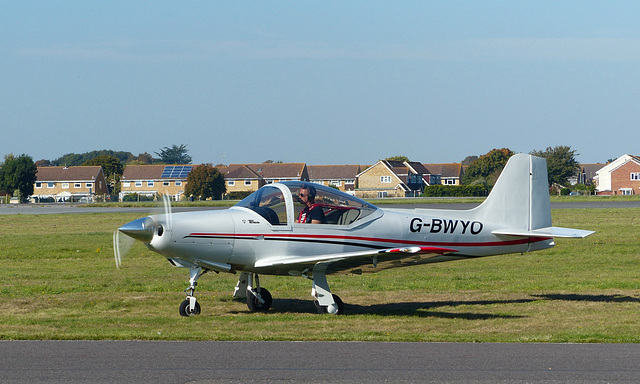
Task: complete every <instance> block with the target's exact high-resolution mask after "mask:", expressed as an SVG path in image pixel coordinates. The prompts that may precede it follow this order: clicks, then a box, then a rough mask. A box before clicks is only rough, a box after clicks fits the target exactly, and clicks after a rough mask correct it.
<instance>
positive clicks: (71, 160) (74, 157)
mask: <svg viewBox="0 0 640 384" xmlns="http://www.w3.org/2000/svg"><path fill="white" fill-rule="evenodd" d="M103 155H109V156H113V157H116V158H118V159H119V160H120V162H122V163H123V164H125V163H127V161H131V160H133V159H134V158H135V157H134V156H133V155H132V154H131V152H123V151H112V150H110V149H102V150H99V151H91V152H85V153H68V154H66V155H64V156H61V157H59V158H57V159H55V160H53V161H51V165H58V166H68V167H72V166H77V165H82V164H84V163H85V162H87V161H89V160H91V159H94V158H96V157H98V156H103Z"/></svg>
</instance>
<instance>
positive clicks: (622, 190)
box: [620, 188, 633, 196]
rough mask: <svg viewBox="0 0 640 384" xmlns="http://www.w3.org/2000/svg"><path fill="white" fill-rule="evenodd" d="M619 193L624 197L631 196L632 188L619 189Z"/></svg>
mask: <svg viewBox="0 0 640 384" xmlns="http://www.w3.org/2000/svg"><path fill="white" fill-rule="evenodd" d="M620 193H622V194H623V195H624V196H631V195H633V189H632V188H620Z"/></svg>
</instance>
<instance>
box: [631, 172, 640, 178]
mask: <svg viewBox="0 0 640 384" xmlns="http://www.w3.org/2000/svg"><path fill="white" fill-rule="evenodd" d="M631 180H640V172H632V173H631Z"/></svg>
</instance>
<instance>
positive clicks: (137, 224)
mask: <svg viewBox="0 0 640 384" xmlns="http://www.w3.org/2000/svg"><path fill="white" fill-rule="evenodd" d="M162 202H163V206H164V220H159V218H160V217H162V216H161V215H160V216H158V215H154V216H153V217H152V216H147V217H143V218H141V219H137V220H134V221H131V222H129V223H127V224H125V225H123V226H121V227H120V228H118V229H117V230H115V232H114V233H113V256H114V258H115V262H116V268H120V266H121V265H122V259H123V258H124V257H125V256H126V255H127V254H128V253H129V250H130V249H131V246H132V245H133V243H134V241H135V240H139V241H142V242H144V243H149V242H151V240H153V236H154V235H155V234H156V233H158V232H159V231H164V230H169V231H170V230H171V228H172V227H173V225H172V224H173V221H172V218H173V213H172V210H171V199H170V198H169V196H168V195H167V194H164V195H162ZM160 221H164V228H163V224H162V223H161V222H160ZM120 232H122V233H123V234H125V235H126V236H124V237H122V238H121V236H120Z"/></svg>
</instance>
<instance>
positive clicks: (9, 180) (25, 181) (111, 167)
mask: <svg viewBox="0 0 640 384" xmlns="http://www.w3.org/2000/svg"><path fill="white" fill-rule="evenodd" d="M154 153H155V154H156V155H157V156H158V157H157V158H154V157H153V156H151V155H150V154H148V153H146V152H145V153H142V154H139V155H138V156H134V155H132V154H131V153H130V152H122V151H120V152H118V151H111V150H101V151H92V152H87V153H82V154H74V153H70V154H66V155H64V156H61V157H60V158H58V159H55V160H53V161H48V160H39V161H37V162H34V161H33V159H32V158H31V157H30V156H28V155H25V154H22V155H19V156H14V155H13V154H9V155H6V156H5V158H4V162H3V163H1V164H0V190H2V191H5V192H6V193H7V194H8V195H11V196H14V197H20V198H26V197H28V196H30V195H32V194H33V186H34V183H35V181H36V179H37V175H36V171H37V167H38V166H48V165H50V166H63V165H66V166H80V165H97V166H101V167H102V169H103V172H104V174H105V178H106V180H107V184H109V185H110V186H111V188H112V190H111V193H112V194H116V193H118V192H119V188H120V178H121V177H122V173H123V172H124V167H125V165H128V164H132V165H146V164H191V162H192V158H191V156H189V155H188V149H187V146H186V145H185V144H181V145H173V146H171V147H163V148H161V149H160V150H159V152H154ZM531 154H532V155H535V156H539V157H543V158H545V159H546V160H547V169H548V175H549V185H550V186H551V185H554V184H557V185H567V184H568V178H570V177H572V176H574V175H575V174H576V173H577V171H578V170H579V169H580V164H579V163H578V161H577V160H576V156H577V155H578V153H577V152H576V151H575V150H572V149H571V147H569V146H557V147H553V148H552V147H547V148H546V149H545V150H534V151H532V152H531ZM513 155H514V152H513V151H512V150H510V149H508V148H502V149H493V150H491V151H489V152H488V153H486V154H485V155H482V156H469V157H467V158H465V159H464V160H463V164H468V166H467V168H466V171H465V173H464V175H463V177H462V180H461V184H462V186H465V187H464V188H461V187H451V186H431V187H428V188H427V189H426V190H425V195H428V196H450V195H454V194H458V195H459V194H460V193H462V194H464V195H466V196H479V195H483V194H486V193H487V192H488V191H489V190H490V188H491V187H492V186H493V185H494V184H495V182H496V180H497V179H498V176H499V175H500V173H501V172H502V169H503V168H504V166H505V165H506V163H507V160H508V159H509V158H510V157H511V156H513ZM387 160H402V161H408V160H409V159H408V158H407V157H405V156H395V157H391V158H388V159H387ZM225 191H226V187H225V183H224V176H223V175H221V174H220V173H219V172H218V170H217V169H216V168H215V167H214V166H213V165H212V164H203V165H201V166H196V167H194V169H193V170H192V171H191V173H190V174H189V177H188V178H187V184H186V186H185V195H186V196H187V197H190V196H192V197H194V198H214V199H218V198H220V197H221V196H222V195H223V194H224V193H225ZM482 191H484V192H482Z"/></svg>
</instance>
